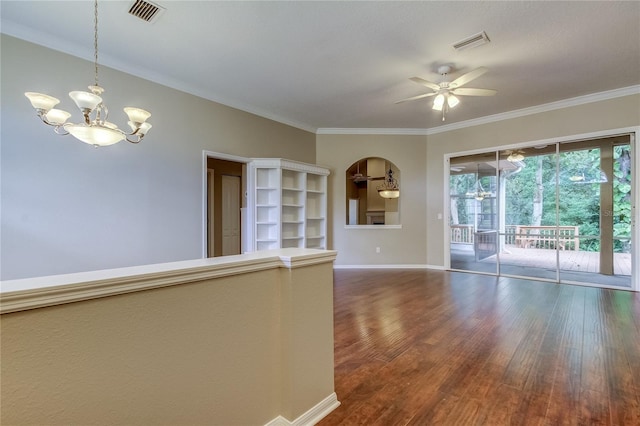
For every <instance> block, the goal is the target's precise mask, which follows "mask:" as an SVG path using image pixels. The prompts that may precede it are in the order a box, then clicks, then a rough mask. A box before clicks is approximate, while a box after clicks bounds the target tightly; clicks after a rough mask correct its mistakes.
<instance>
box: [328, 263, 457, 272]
mask: <svg viewBox="0 0 640 426" xmlns="http://www.w3.org/2000/svg"><path fill="white" fill-rule="evenodd" d="M333 269H435V270H437V271H444V270H445V267H444V266H440V265H419V264H406V265H398V264H396V265H380V264H376V265H333Z"/></svg>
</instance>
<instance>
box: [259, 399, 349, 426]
mask: <svg viewBox="0 0 640 426" xmlns="http://www.w3.org/2000/svg"><path fill="white" fill-rule="evenodd" d="M339 406H340V401H338V396H337V395H336V393H335V392H334V393H332V394H331V395H329V396H328V397H326V398H325V399H323V400H322V401H320V402H319V403H318V404H316V405H315V406H313V407H311V409H309V410H308V411H307V412H306V413H304V414H302V415H301V416H300V417H298V418H297V419H295V420H294V421H292V422H291V421H289V420H287V419H285V418H284V417H282V416H278V417H276V418H275V419H273V420H271V421H270V422H269V423H267V424H266V425H265V426H311V425H315V424H316V423H318V422H319V421H320V420H322V419H323V418H325V417H326V416H327V415H328V414H329V413H331V412H332V411H333V410H335V409H336V408H338V407H339Z"/></svg>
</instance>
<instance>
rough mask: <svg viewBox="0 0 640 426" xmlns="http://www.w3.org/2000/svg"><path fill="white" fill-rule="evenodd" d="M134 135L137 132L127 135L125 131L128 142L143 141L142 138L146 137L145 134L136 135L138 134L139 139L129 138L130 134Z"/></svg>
mask: <svg viewBox="0 0 640 426" xmlns="http://www.w3.org/2000/svg"><path fill="white" fill-rule="evenodd" d="M132 135H135V133H132V134H131V135H127V134H126V133H125V136H124V139H125V140H126V141H127V142H130V143H140V141H141V140H142V138H143V137H144V136H140V135H136V136H137V137H138V138H137V139H129V136H132Z"/></svg>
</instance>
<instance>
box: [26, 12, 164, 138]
mask: <svg viewBox="0 0 640 426" xmlns="http://www.w3.org/2000/svg"><path fill="white" fill-rule="evenodd" d="M94 68H95V84H93V85H91V86H89V87H88V88H89V92H84V91H72V92H70V93H69V97H70V98H71V99H72V100H73V102H74V103H75V104H76V106H77V107H78V109H79V110H80V113H81V114H82V117H83V120H82V121H81V122H79V123H70V122H67V120H68V119H69V118H70V117H71V114H70V113H68V112H66V111H64V110H61V109H55V108H54V107H55V106H56V105H58V104H59V103H60V100H59V99H57V98H54V97H53V96H49V95H45V94H43V93H36V92H26V93H25V96H26V97H27V98H28V99H29V101H30V102H31V106H33V108H34V109H35V110H36V113H37V114H38V117H40V119H41V120H42V122H43V123H45V124H47V125H49V126H53V128H54V131H55V132H56V133H57V134H59V135H69V134H70V135H71V136H73V137H75V138H76V139H78V140H80V141H82V142H84V143H87V144H89V145H93V146H95V147H98V146H108V145H113V144H115V143H118V142H120V141H122V140H126V141H127V142H131V143H138V142H140V141H141V140H142V138H143V137H144V136H145V135H146V134H147V132H148V131H149V129H151V124H149V123H148V122H147V119H148V118H149V117H150V116H151V114H150V113H149V112H148V111H145V110H143V109H140V108H133V107H126V108H124V112H125V113H126V114H127V116H128V118H129V121H128V125H129V127H130V128H131V132H126V131H123V130H120V129H119V128H118V126H117V125H115V124H114V123H111V122H109V121H107V117H108V115H109V110H108V108H107V107H106V105H105V104H104V102H103V100H102V93H103V92H104V88H102V87H100V86H99V85H98V0H95V1H94Z"/></svg>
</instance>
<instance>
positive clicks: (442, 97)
mask: <svg viewBox="0 0 640 426" xmlns="http://www.w3.org/2000/svg"><path fill="white" fill-rule="evenodd" d="M487 71H489V70H488V69H487V68H485V67H480V68H476V69H475V70H473V71H471V72H468V73H466V74H463V75H462V76H460V77H458V78H456V79H455V80H453V81H451V82H449V81H448V80H447V75H448V74H449V73H450V72H451V67H450V66H449V65H442V66H440V67H439V68H438V73H439V74H440V75H441V76H442V81H441V82H440V83H439V84H436V83H432V82H430V81H427V80H424V79H422V78H420V77H412V78H410V79H409V80H411V81H413V82H415V83H418V84H421V85H423V86H425V87H428V88H429V89H431V90H433V92H431V93H424V94H422V95H417V96H413V97H411V98H406V99H402V100H399V101H397V102H396V103H397V104H399V103H401V102H407V101H415V100H418V99H424V98H427V97H430V96H435V98H434V99H433V105H432V109H434V110H436V111H442V121H445V115H446V112H447V110H449V109H451V108H455V107H456V106H457V105H458V104H459V103H460V99H459V98H458V96H493V95H495V94H496V93H497V92H496V91H495V90H493V89H475V88H470V87H461V86H463V85H465V84H467V83H469V82H470V81H472V80H475V79H476V78H478V77H480V76H481V75H483V74H484V73H486V72H487ZM456 95H457V96H456Z"/></svg>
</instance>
